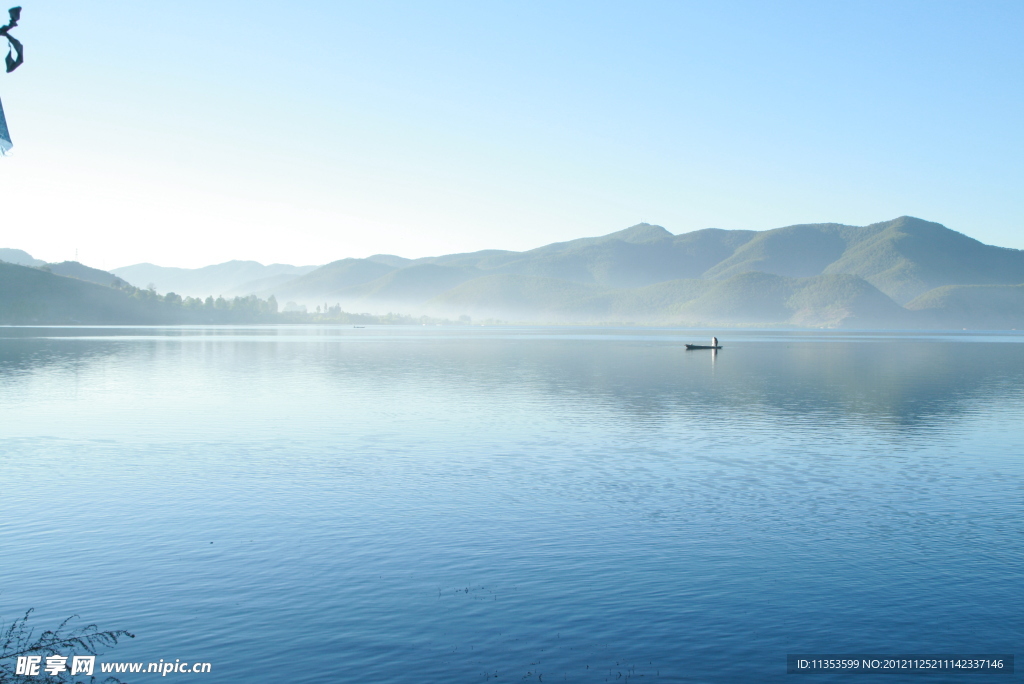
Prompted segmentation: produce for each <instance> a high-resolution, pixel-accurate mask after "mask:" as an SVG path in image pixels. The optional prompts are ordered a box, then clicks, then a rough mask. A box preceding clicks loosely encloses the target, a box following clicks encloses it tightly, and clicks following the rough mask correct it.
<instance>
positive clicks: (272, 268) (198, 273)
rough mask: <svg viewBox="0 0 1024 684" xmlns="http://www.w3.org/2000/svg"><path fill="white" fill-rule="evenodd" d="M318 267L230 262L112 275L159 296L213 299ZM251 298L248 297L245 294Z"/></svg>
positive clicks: (140, 268)
mask: <svg viewBox="0 0 1024 684" xmlns="http://www.w3.org/2000/svg"><path fill="white" fill-rule="evenodd" d="M315 268H317V267H316V266H292V265H290V264H270V265H269V266H264V265H263V264H261V263H259V262H257V261H228V262H225V263H223V264H215V265H213V266H204V267H202V268H173V267H166V266H155V265H154V264H135V265H134V266H124V267H121V268H115V269H113V270H112V271H111V273H113V274H114V275H117V276H119V277H121V278H124V279H125V280H127V281H128V282H129V283H131V284H132V285H135V286H136V287H143V288H145V287H149V286H150V285H153V287H154V288H155V289H156V290H157V292H161V293H167V292H174V293H176V294H179V295H183V296H191V297H206V296H209V295H213V296H214V297H216V296H218V295H222V294H227V293H229V292H234V291H237V290H238V289H239V288H240V287H242V286H244V285H245V284H247V283H251V282H253V281H258V280H260V279H263V278H268V277H272V276H278V275H292V276H295V277H299V276H301V275H303V274H305V273H309V272H310V271H312V270H314V269H315ZM246 294H248V293H246Z"/></svg>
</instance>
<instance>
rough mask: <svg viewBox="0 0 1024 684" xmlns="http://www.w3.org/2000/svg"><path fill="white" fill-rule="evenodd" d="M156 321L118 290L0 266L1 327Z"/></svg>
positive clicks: (155, 314) (141, 304) (147, 309)
mask: <svg viewBox="0 0 1024 684" xmlns="http://www.w3.org/2000/svg"><path fill="white" fill-rule="evenodd" d="M108 275H109V274H108ZM158 321H159V315H158V312H157V311H156V310H154V309H152V308H150V307H147V306H146V304H145V303H144V302H141V301H139V300H133V299H132V298H131V297H130V296H128V294H126V293H125V292H123V291H121V290H115V289H113V288H111V287H105V286H103V285H97V284H95V283H90V282H87V281H85V280H79V279H77V278H67V277H64V276H60V275H56V274H54V273H50V272H48V271H44V270H42V269H39V268H29V267H27V266H18V265H16V264H9V263H0V324H29V323H35V324H48V323H99V324H104V323H155V322H158Z"/></svg>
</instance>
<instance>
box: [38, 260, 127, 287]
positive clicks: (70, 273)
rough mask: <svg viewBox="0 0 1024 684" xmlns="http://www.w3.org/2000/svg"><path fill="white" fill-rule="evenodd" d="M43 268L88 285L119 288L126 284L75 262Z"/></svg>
mask: <svg viewBox="0 0 1024 684" xmlns="http://www.w3.org/2000/svg"><path fill="white" fill-rule="evenodd" d="M45 268H46V269H47V270H49V271H50V273H56V274H57V275H61V276H65V277H67V278H77V279H78V280H84V281H86V282H88V283H96V284H97V285H106V286H108V287H116V288H120V287H123V286H125V285H127V284H128V283H126V282H125V281H124V280H122V279H121V278H118V277H117V276H116V275H114V274H113V273H111V272H110V271H101V270H100V269H98V268H92V267H90V266H86V265H85V264H80V263H78V262H77V261H62V262H61V263H59V264H46V266H45Z"/></svg>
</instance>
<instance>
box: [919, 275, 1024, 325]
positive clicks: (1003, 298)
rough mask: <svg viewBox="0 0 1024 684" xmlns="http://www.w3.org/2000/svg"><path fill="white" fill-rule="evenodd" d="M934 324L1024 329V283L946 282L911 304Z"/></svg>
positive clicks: (930, 323)
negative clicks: (976, 283)
mask: <svg viewBox="0 0 1024 684" xmlns="http://www.w3.org/2000/svg"><path fill="white" fill-rule="evenodd" d="M907 309H909V310H911V311H915V312H919V313H920V314H921V315H922V317H923V318H924V321H925V322H926V324H927V325H929V326H930V327H936V328H974V329H986V330H1005V329H1007V328H1011V329H1016V330H1024V284H1022V285H946V286H944V287H937V288H935V289H934V290H930V291H928V292H926V293H924V294H923V295H921V296H920V297H917V298H916V299H914V300H913V301H912V302H910V303H909V304H907Z"/></svg>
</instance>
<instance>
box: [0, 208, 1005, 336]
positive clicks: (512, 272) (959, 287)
mask: <svg viewBox="0 0 1024 684" xmlns="http://www.w3.org/2000/svg"><path fill="white" fill-rule="evenodd" d="M9 251H10V252H17V250H9ZM22 255H23V256H22ZM16 256H19V257H20V258H22V259H24V258H26V257H27V258H28V259H31V257H29V256H28V255H27V254H24V253H19V254H18V255H16ZM45 268H49V269H51V270H53V271H54V272H55V273H62V274H65V275H70V276H73V277H75V278H80V279H85V280H91V281H93V282H96V283H99V284H112V285H114V286H115V287H122V286H123V285H124V284H123V281H121V284H119V283H118V282H114V283H104V280H107V279H110V278H111V277H112V276H111V275H110V274H109V273H107V272H105V271H97V270H96V269H89V268H88V267H85V266H82V265H81V264H77V263H74V262H65V263H64V264H51V265H49V266H47V267H45ZM114 272H115V273H116V274H118V275H120V276H122V277H124V278H126V279H127V280H129V281H130V282H133V284H134V285H148V284H149V283H153V284H154V286H155V288H156V290H158V291H160V292H168V291H173V292H176V293H177V294H178V295H195V296H199V297H206V296H209V295H217V294H220V293H225V294H227V295H233V294H234V295H248V294H251V293H255V294H256V295H258V296H259V297H264V298H267V297H270V296H275V297H276V299H277V300H278V301H281V302H282V303H284V302H286V301H289V302H297V303H299V304H303V305H306V306H307V307H309V310H311V311H312V310H314V309H315V308H316V307H320V309H321V310H323V309H324V305H326V306H327V307H329V308H331V309H332V310H345V311H349V312H371V313H374V314H384V313H387V312H401V313H405V314H413V315H421V314H423V315H430V316H440V317H451V318H457V317H459V316H463V315H468V316H471V317H476V318H497V319H503V320H514V321H532V322H562V323H575V322H579V323H598V322H621V323H641V324H674V325H679V324H682V325H704V324H706V325H779V324H784V325H797V326H814V327H836V326H847V327H848V326H855V327H944V328H949V327H954V328H960V327H995V328H1016V327H1019V326H1020V325H1021V324H1024V313H1022V312H1024V251H1021V250H1015V249H1006V248H1002V247H993V246H991V245H985V244H982V243H981V242H978V241H977V240H974V239H973V238H970V237H967V236H966V235H963V234H961V233H957V232H955V231H952V230H950V229H948V228H946V227H945V226H942V225H940V224H938V223H931V222H928V221H923V220H921V219H916V218H912V217H908V216H903V217H900V218H897V219H894V220H892V221H885V222H882V223H876V224H872V225H869V226H846V225H842V224H838V223H819V224H805V225H795V226H787V227H784V228H776V229H774V230H766V231H760V232H758V231H749V230H720V229H715V228H708V229H704V230H698V231H693V232H690V233H683V234H681V235H673V234H672V233H670V232H669V231H667V230H665V229H664V228H662V227H661V226H655V225H649V224H646V223H641V224H639V225H636V226H632V227H631V228H627V229H625V230H620V231H617V232H615V233H611V234H609V235H604V236H601V237H592V238H581V239H578V240H571V241H568V242H560V243H554V244H550V245H545V246H543V247H538V248H536V249H532V250H528V251H525V252H513V251H506V250H483V251H479V252H470V253H463V254H448V255H443V256H437V257H427V258H420V259H406V258H403V257H400V256H395V255H390V254H377V255H374V256H372V257H368V258H365V259H353V258H345V259H340V260H338V261H333V262H331V263H329V264H327V265H325V266H321V267H312V266H306V267H295V266H288V265H286V264H272V265H270V266H263V265H262V264H258V263H256V262H245V261H232V262H227V263H225V264H218V265H215V266H207V267H205V268H201V269H176V268H162V267H157V266H153V265H151V264H139V265H136V266H131V267H126V268H122V269H115V270H114Z"/></svg>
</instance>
